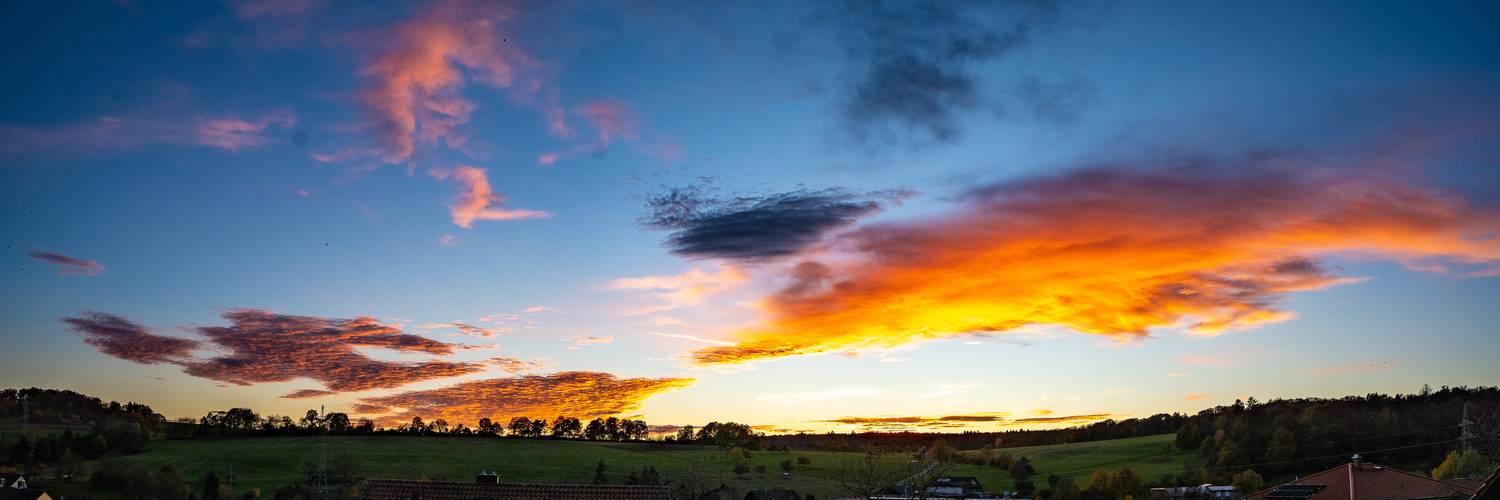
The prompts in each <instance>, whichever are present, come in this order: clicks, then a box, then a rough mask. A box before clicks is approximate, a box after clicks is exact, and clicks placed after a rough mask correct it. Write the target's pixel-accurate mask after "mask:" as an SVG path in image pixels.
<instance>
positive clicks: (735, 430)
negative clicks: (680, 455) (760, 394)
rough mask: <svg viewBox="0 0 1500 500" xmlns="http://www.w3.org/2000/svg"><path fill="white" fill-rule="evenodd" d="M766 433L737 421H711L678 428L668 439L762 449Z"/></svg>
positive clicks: (684, 442) (726, 446) (683, 442)
mask: <svg viewBox="0 0 1500 500" xmlns="http://www.w3.org/2000/svg"><path fill="white" fill-rule="evenodd" d="M763 439H766V436H765V434H763V433H759V432H755V430H754V429H752V428H751V427H750V426H749V425H746V424H739V423H735V422H709V423H707V424H704V426H703V427H701V428H696V429H695V428H694V427H693V426H691V425H687V426H683V427H682V428H680V429H677V432H676V433H674V434H672V435H670V436H667V437H666V441H670V442H674V443H682V444H713V445H717V446H719V447H720V448H743V449H747V450H758V449H760V445H761V440H763Z"/></svg>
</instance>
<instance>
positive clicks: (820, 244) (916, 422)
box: [0, 0, 1500, 432]
mask: <svg viewBox="0 0 1500 500" xmlns="http://www.w3.org/2000/svg"><path fill="white" fill-rule="evenodd" d="M1497 19H1500V4H1496V3H1494V2H1436V3H1416V2H1244V3H1231V2H1117V3H1116V2H1058V3H1051V2H1017V3H993V4H992V3H978V2H976V3H963V2H937V3H908V2H891V3H880V2H847V3H845V2H833V1H829V2H769V3H767V2H635V1H623V2H604V1H600V2H487V1H486V2H479V1H475V2H468V1H457V0H455V1H435V2H397V3H389V4H384V3H371V2H347V3H340V2H334V1H331V0H328V1H323V0H244V1H228V2H225V3H222V4H220V3H214V2H193V3H182V4H167V3H156V2H148V1H139V0H120V1H114V2H106V1H98V2H93V1H77V2H19V3H15V4H13V5H10V6H9V7H8V9H7V13H6V15H5V16H4V17H3V19H0V33H4V34H3V35H0V36H3V37H4V41H5V43H4V44H3V48H0V51H3V54H0V56H3V60H4V61H5V64H4V77H3V78H4V86H3V88H4V90H5V91H4V92H0V228H3V232H0V235H3V239H4V240H5V251H4V253H3V257H0V258H3V261H4V264H5V267H4V270H3V275H0V276H3V277H0V319H3V321H0V356H3V359H4V361H3V362H0V380H3V384H0V385H4V386H8V387H30V386H40V387H52V388H67V389H73V390H76V391H79V392H83V393H86V394H90V395H95V396H99V397H102V398H105V399H117V400H121V401H125V400H133V401H139V402H145V403H147V404H150V405H152V406H153V407H154V408H155V409H156V410H158V411H160V412H162V413H164V414H166V415H167V416H168V417H173V418H175V417H181V416H199V415H202V414H203V413H204V412H206V411H209V410H213V409H224V408H229V407H234V406H248V407H252V408H254V409H256V410H257V411H259V412H261V413H262V414H292V415H300V414H301V413H302V412H304V411H305V410H306V409H308V408H316V407H318V406H319V405H326V406H327V407H328V408H329V410H330V411H345V412H349V413H351V414H356V415H358V416H365V417H370V418H374V419H376V420H377V421H380V422H382V423H392V422H397V421H402V420H409V419H410V418H411V417H412V416H417V415H419V416H422V417H423V418H425V419H428V420H431V419H433V418H440V417H441V418H446V419H447V420H448V421H450V422H458V421H461V422H466V423H469V424H470V425H472V424H473V423H474V422H475V421H477V420H478V418H480V417H484V416H489V417H492V418H498V419H502V420H508V419H509V417H511V416H520V415H525V416H531V417H542V418H549V419H550V418H552V417H555V416H558V415H573V416H579V417H585V418H590V417H595V416H604V415H620V416H639V417H640V418H644V419H645V420H646V421H648V422H649V423H651V424H656V425H682V424H693V425H701V424H703V423H706V422H708V421H711V420H719V421H725V420H732V421H737V422H744V423H748V424H752V425H756V426H758V428H760V429H762V430H765V431H767V432H789V431H795V430H817V431H822V430H830V429H833V430H840V431H845V430H861V429H925V430H961V429H983V430H997V429H1014V428H1027V427H1049V426H1059V425H1074V424H1079V423H1088V422H1092V421H1097V420H1100V419H1104V418H1125V417H1131V416H1145V415H1150V414H1152V413H1157V412H1170V411H1197V410H1198V409H1201V408H1204V407H1208V406H1213V405H1216V404H1224V403H1229V402H1232V401H1233V400H1235V399H1236V398H1246V397H1250V396H1254V397H1256V398H1258V399H1261V400H1267V399H1272V398H1276V397H1299V396H1334V397H1336V396H1342V395H1346V394H1365V393H1369V392H1414V391H1416V390H1417V389H1419V388H1420V387H1421V386H1422V384H1424V383H1426V384H1431V385H1433V386H1434V387H1436V386H1441V385H1488V384H1495V383H1500V363H1497V362H1496V355H1495V353H1497V352H1500V119H1497V118H1496V117H1500V30H1496V29H1495V28H1494V27H1495V25H1496V20H1497Z"/></svg>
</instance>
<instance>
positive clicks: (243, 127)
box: [0, 109, 297, 153]
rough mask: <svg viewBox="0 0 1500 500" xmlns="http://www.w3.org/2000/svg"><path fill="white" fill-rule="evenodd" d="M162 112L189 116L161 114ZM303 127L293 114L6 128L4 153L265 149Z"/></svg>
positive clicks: (0, 129)
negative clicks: (188, 147)
mask: <svg viewBox="0 0 1500 500" xmlns="http://www.w3.org/2000/svg"><path fill="white" fill-rule="evenodd" d="M156 112H157V113H161V114H171V113H176V114H188V115H189V116H191V115H192V113H187V112H184V111H182V110H176V109H171V110H167V109H163V110H157V111H156ZM296 123H297V117H296V115H294V114H292V113H291V112H290V111H287V110H278V111H272V112H269V113H266V114H264V115H261V116H259V117H252V118H245V117H242V116H239V115H199V116H197V117H196V118H180V117H175V116H171V117H158V116H150V115H145V116H102V117H99V118H96V119H92V120H87V121H83V122H77V123H72V124H66V125H61V126H55V127H25V126H19V125H8V124H0V151H23V152H24V151H32V150H44V151H53V152H92V153H98V152H115V151H122V150H135V149H139V148H142V147H145V146H151V145H163V144H165V145H182V144H188V145H198V146H207V147H212V148H218V149H222V150H225V151H231V152H238V151H243V150H248V149H255V148H260V147H264V146H266V145H269V144H272V143H275V142H278V141H280V140H282V139H280V138H278V137H276V136H275V135H273V134H272V133H271V132H272V131H273V130H274V131H277V132H287V131H288V130H289V129H290V127H291V126H292V125H294V124H296Z"/></svg>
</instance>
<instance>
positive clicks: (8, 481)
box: [0, 473, 52, 500]
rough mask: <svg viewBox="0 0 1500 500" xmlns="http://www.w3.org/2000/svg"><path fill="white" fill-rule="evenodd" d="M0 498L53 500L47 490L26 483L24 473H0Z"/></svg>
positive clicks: (5, 499) (0, 499) (7, 499)
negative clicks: (31, 486) (28, 485)
mask: <svg viewBox="0 0 1500 500" xmlns="http://www.w3.org/2000/svg"><path fill="white" fill-rule="evenodd" d="M0 500H52V497H51V496H48V495H47V492H45V491H42V490H39V489H36V488H30V487H27V485H26V476H25V475H24V474H14V473H0Z"/></svg>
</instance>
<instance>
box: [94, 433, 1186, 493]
mask: <svg viewBox="0 0 1500 500" xmlns="http://www.w3.org/2000/svg"><path fill="white" fill-rule="evenodd" d="M1172 438H1173V436H1172V435H1170V434H1163V435H1157V436H1145V437H1138V438H1130V439H1118V440H1110V441H1096V442H1091V443H1075V444H1064V445H1051V446H1033V447H1022V448H1005V449H1001V450H998V452H999V453H1009V454H1011V455H1013V456H1016V457H1021V456H1025V457H1027V458H1029V459H1030V460H1031V461H1032V463H1033V466H1035V467H1036V470H1037V473H1036V482H1037V484H1038V486H1043V485H1045V478H1046V477H1047V475H1048V474H1058V475H1060V476H1068V477H1076V478H1079V479H1080V480H1086V479H1087V478H1088V476H1089V474H1091V473H1093V471H1094V469H1096V468H1099V467H1112V468H1115V467H1121V466H1130V467H1132V468H1134V469H1136V470H1137V471H1139V472H1140V473H1141V474H1142V475H1143V476H1145V477H1148V478H1154V477H1156V476H1159V475H1160V474H1163V473H1169V472H1176V471H1178V470H1181V469H1182V467H1183V464H1184V459H1186V458H1187V456H1188V454H1187V453H1184V452H1181V451H1178V450H1175V449H1173V448H1172V447H1171V443H1172ZM322 446H323V442H322V441H321V440H320V438H316V437H275V438H219V439H193V440H180V441H154V442H152V443H151V448H150V450H149V451H147V452H145V453H141V454H136V455H131V456H128V457H124V458H123V460H125V461H127V462H131V463H135V464H139V465H144V466H147V467H149V468H151V469H153V470H154V469H156V468H159V467H160V466H161V465H164V464H171V465H172V466H174V467H176V468H177V469H178V470H179V471H181V472H182V475H183V477H185V478H187V479H189V480H192V481H196V480H197V479H198V478H199V477H201V476H202V475H203V474H205V473H207V472H209V471H216V472H217V473H218V474H219V475H220V476H221V477H223V476H224V475H225V474H227V473H228V472H229V471H230V470H231V467H232V468H233V472H234V477H235V488H236V489H237V490H241V491H243V490H245V489H248V488H260V489H261V490H262V492H263V494H269V493H270V492H271V491H274V490H275V489H276V488H278V487H280V486H283V485H286V484H289V483H291V482H294V481H296V480H298V479H299V478H301V477H302V471H303V468H304V467H306V466H307V464H309V463H313V462H315V461H317V460H318V457H319V454H320V449H321V448H322ZM326 446H327V453H328V457H329V461H330V463H331V462H332V461H333V459H334V457H336V456H338V455H340V454H347V455H349V456H351V457H353V459H354V463H355V468H356V472H357V473H358V475H359V476H362V477H367V478H428V479H442V480H451V481H471V480H473V476H474V474H475V473H477V472H479V471H480V470H495V471H498V472H499V473H500V476H501V480H502V481H506V482H574V483H587V482H589V481H591V480H592V479H593V477H594V468H595V464H597V463H598V462H599V461H600V460H603V461H604V463H605V466H606V475H607V476H608V477H609V479H610V482H612V483H619V482H623V481H624V480H625V476H626V474H627V473H629V472H630V471H631V470H633V469H641V468H644V467H646V466H652V467H654V468H656V470H657V471H658V472H659V473H660V474H661V475H662V477H663V478H666V479H670V480H677V479H679V478H681V477H683V476H685V475H693V476H696V477H698V478H699V480H700V481H703V482H704V483H706V484H709V485H717V484H720V483H723V484H729V485H733V486H735V487H737V488H739V489H740V490H746V489H753V488H764V487H772V486H779V487H784V488H791V489H795V490H797V492H799V493H802V494H806V493H812V494H814V495H817V496H818V497H819V498H833V497H837V496H838V495H839V494H841V493H842V490H841V488H840V486H839V481H838V478H839V477H840V476H841V475H842V474H843V472H844V471H846V470H849V469H851V468H853V467H854V466H855V464H856V463H857V461H858V460H860V454H858V453H840V452H813V451H792V452H789V453H781V452H769V451H754V452H751V456H750V459H749V463H750V466H751V468H752V472H749V473H747V474H745V475H744V476H742V477H736V476H735V474H734V473H733V472H732V469H733V464H732V462H731V461H730V460H729V456H728V453H727V452H726V451H724V450H720V449H718V448H716V447H712V446H677V445H662V444H649V443H611V442H590V441H562V440H537V439H483V438H457V437H416V436H337V437H329V438H327V442H326ZM966 453H967V452H966ZM797 457H807V458H808V460H809V461H810V463H809V464H806V465H797V466H796V469H795V470H794V471H793V472H792V476H791V478H790V479H783V478H782V477H781V468H780V464H781V461H782V460H787V459H791V460H792V461H793V462H794V463H795V462H796V460H797ZM909 459H910V456H909V455H906V454H890V455H885V456H883V460H886V461H887V464H886V465H887V466H889V467H892V468H899V467H903V466H904V465H905V463H906V462H907V461H908V460H909ZM755 465H763V466H765V468H766V473H765V474H764V475H763V476H762V475H759V474H756V473H755V472H753V469H754V466H755ZM947 473H948V474H950V475H965V476H976V477H978V478H979V479H980V481H981V482H982V483H983V484H984V485H985V487H986V489H989V490H990V491H999V490H1002V489H1006V488H1010V487H1011V483H1012V479H1011V477H1010V474H1009V473H1008V472H1006V471H1004V470H1001V469H998V468H995V467H980V466H975V465H968V464H958V465H954V466H953V467H952V468H951V469H949V470H948V472H947ZM77 486H82V485H76V486H75V487H77ZM68 489H72V488H68Z"/></svg>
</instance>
